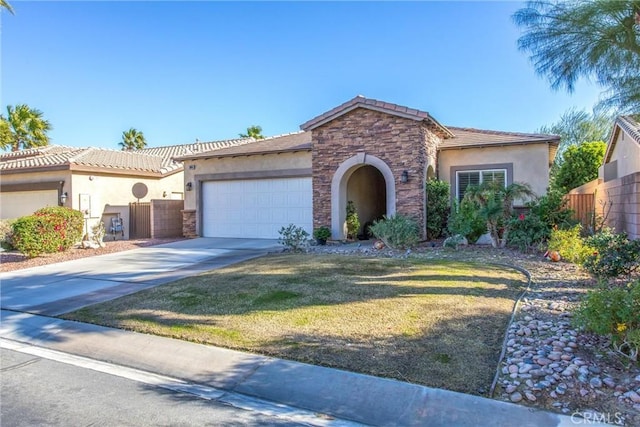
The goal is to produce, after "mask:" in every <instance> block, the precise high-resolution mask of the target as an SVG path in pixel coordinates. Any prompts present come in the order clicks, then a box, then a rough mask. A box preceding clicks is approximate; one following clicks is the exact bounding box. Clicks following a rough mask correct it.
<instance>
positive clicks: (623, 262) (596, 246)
mask: <svg viewBox="0 0 640 427" xmlns="http://www.w3.org/2000/svg"><path fill="white" fill-rule="evenodd" d="M586 241H587V244H588V245H589V246H590V247H591V248H592V249H593V250H592V251H591V252H590V253H589V255H587V256H586V258H585V260H584V267H585V268H586V269H587V270H588V271H589V272H590V273H591V274H593V275H594V276H597V277H600V278H616V277H619V276H630V275H631V274H632V273H633V272H634V271H637V270H638V269H639V268H640V240H630V239H629V238H628V237H627V235H626V234H624V233H621V234H615V233H613V232H612V231H611V230H610V229H603V230H602V231H601V232H600V233H597V234H594V235H593V236H591V237H589V238H587V240H586Z"/></svg>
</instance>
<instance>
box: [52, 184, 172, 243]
mask: <svg viewBox="0 0 640 427" xmlns="http://www.w3.org/2000/svg"><path fill="white" fill-rule="evenodd" d="M137 183H143V184H145V185H146V186H147V189H148V191H147V195H146V196H145V197H144V198H141V199H140V202H149V201H151V199H171V195H172V193H180V192H182V191H184V190H183V178H182V172H178V173H175V174H173V175H169V176H166V177H164V178H147V177H140V176H127V175H108V174H96V173H85V172H74V174H73V176H72V178H71V186H70V191H69V194H70V195H72V197H70V198H69V200H67V203H66V206H68V207H71V208H73V209H80V207H81V206H80V200H81V195H89V196H90V197H89V200H90V205H89V218H88V220H87V224H86V227H87V229H88V230H89V231H90V230H91V227H92V226H94V225H95V224H97V223H98V222H99V221H102V222H103V223H104V226H105V229H106V231H107V236H106V237H105V240H110V239H113V235H111V234H109V227H110V226H111V218H112V217H114V216H118V215H119V216H120V217H121V218H122V219H123V221H124V228H125V230H124V236H122V235H120V234H119V235H117V236H116V238H118V239H122V238H124V239H128V238H129V203H131V202H136V201H137V199H136V198H135V197H134V195H133V193H132V192H131V190H132V188H133V185H134V184H137ZM65 191H66V190H65ZM165 192H166V196H165V197H163V194H164V193H165Z"/></svg>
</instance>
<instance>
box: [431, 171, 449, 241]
mask: <svg viewBox="0 0 640 427" xmlns="http://www.w3.org/2000/svg"><path fill="white" fill-rule="evenodd" d="M426 187H427V190H426V191H427V238H428V239H437V238H439V237H441V236H442V233H443V231H444V230H445V229H446V227H447V220H448V219H449V210H450V204H449V183H447V182H445V181H440V180H439V179H429V180H427V183H426Z"/></svg>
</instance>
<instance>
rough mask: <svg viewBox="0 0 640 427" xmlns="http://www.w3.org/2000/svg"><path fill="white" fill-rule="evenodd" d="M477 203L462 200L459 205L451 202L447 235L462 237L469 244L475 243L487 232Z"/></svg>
mask: <svg viewBox="0 0 640 427" xmlns="http://www.w3.org/2000/svg"><path fill="white" fill-rule="evenodd" d="M479 210H480V207H479V206H478V204H477V203H475V202H473V201H471V200H466V199H462V201H461V202H460V203H458V202H457V201H455V200H454V201H453V207H452V209H451V215H449V221H448V224H447V230H448V231H449V235H451V236H455V235H458V234H460V235H462V236H464V237H465V238H466V239H467V241H468V242H469V243H475V242H476V241H477V240H478V239H479V238H480V236H482V235H483V234H484V233H486V232H487V223H486V222H485V221H484V220H483V219H482V218H481V217H480V215H479V213H478V212H479Z"/></svg>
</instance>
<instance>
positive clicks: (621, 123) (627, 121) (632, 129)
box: [604, 116, 640, 163]
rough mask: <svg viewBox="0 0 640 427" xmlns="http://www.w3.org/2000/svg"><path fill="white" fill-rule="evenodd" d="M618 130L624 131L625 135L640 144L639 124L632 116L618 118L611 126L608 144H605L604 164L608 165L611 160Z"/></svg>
mask: <svg viewBox="0 0 640 427" xmlns="http://www.w3.org/2000/svg"><path fill="white" fill-rule="evenodd" d="M636 117H640V116H636ZM620 129H622V130H624V131H625V133H626V134H628V135H629V136H630V137H631V139H633V140H634V141H635V142H637V143H638V144H640V123H639V122H638V121H637V120H636V118H635V117H634V116H619V117H618V118H616V120H615V122H614V124H613V132H611V138H610V139H609V144H607V151H606V153H605V155H604V163H608V162H609V161H610V160H611V155H612V154H613V149H614V148H615V146H616V141H617V139H618V133H619V132H620Z"/></svg>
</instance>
